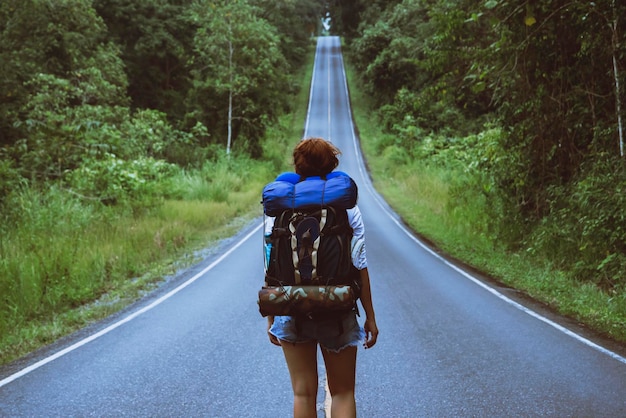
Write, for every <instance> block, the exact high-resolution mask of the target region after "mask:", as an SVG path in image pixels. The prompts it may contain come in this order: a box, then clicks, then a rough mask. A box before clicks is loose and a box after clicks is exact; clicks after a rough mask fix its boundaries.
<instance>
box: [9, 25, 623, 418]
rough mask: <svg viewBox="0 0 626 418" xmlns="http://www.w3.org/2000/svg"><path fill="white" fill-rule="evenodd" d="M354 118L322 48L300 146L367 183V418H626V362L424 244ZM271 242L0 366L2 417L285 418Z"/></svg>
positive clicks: (222, 251)
mask: <svg viewBox="0 0 626 418" xmlns="http://www.w3.org/2000/svg"><path fill="white" fill-rule="evenodd" d="M350 115H351V112H350V107H349V100H348V92H347V88H346V83H345V75H344V72H343V61H342V57H341V49H340V44H339V39H338V38H335V37H324V38H320V40H319V42H318V47H317V55H316V64H315V71H314V74H313V82H312V87H311V97H310V107H309V112H308V117H307V121H306V122H305V136H322V137H325V138H327V139H329V140H331V141H333V142H334V143H335V144H336V145H337V146H338V147H339V148H340V149H341V150H342V151H343V154H342V157H341V165H340V167H339V168H340V169H341V170H343V171H346V172H348V173H349V174H351V175H352V176H353V178H354V179H355V180H356V182H357V184H358V185H359V207H360V208H361V211H362V212H363V216H364V220H365V224H366V240H367V250H368V261H369V269H370V274H371V280H372V291H373V298H374V306H375V308H376V313H377V320H378V326H379V328H380V331H381V333H380V336H379V339H378V344H377V345H376V346H375V347H374V348H372V349H371V350H367V351H365V350H362V349H360V350H359V359H358V365H357V405H358V406H357V409H358V413H359V416H361V417H384V418H387V417H624V416H626V358H625V357H624V351H623V348H622V347H619V346H611V345H607V344H608V343H607V344H605V342H598V340H597V339H592V338H591V337H589V336H585V335H584V334H582V332H583V331H582V330H581V329H579V328H578V327H577V326H576V324H568V323H567V321H565V320H564V319H562V318H558V317H554V316H551V315H550V314H548V313H546V312H542V311H541V310H538V309H539V308H538V307H537V306H535V304H533V303H531V302H523V303H522V302H520V301H519V300H517V298H516V296H515V292H513V291H511V290H510V289H503V288H498V287H497V286H495V287H494V286H492V285H490V284H488V283H487V282H485V281H484V280H483V279H482V278H480V277H478V276H476V275H474V274H469V273H466V272H464V271H463V270H461V269H460V268H459V267H457V266H455V265H454V264H453V263H451V262H450V261H446V260H445V259H444V258H442V257H441V256H439V255H438V254H437V253H436V252H434V251H432V250H430V249H428V248H427V247H426V246H425V245H424V244H422V243H421V242H420V241H419V240H417V239H416V238H415V237H414V236H413V235H412V234H411V233H410V232H408V231H407V229H406V228H405V227H404V226H403V224H402V222H401V221H400V220H399V219H398V217H397V216H396V215H395V214H394V213H393V212H392V211H391V210H390V209H389V208H388V207H387V205H386V204H385V203H384V202H383V200H382V199H381V198H380V197H379V195H378V194H377V193H376V192H375V191H374V190H373V188H372V186H371V183H370V180H369V178H368V176H367V173H366V171H365V169H364V167H363V164H362V157H361V154H360V151H359V147H358V144H357V138H356V137H355V134H354V128H353V125H352V120H351V116H350ZM259 195H260V191H259ZM261 243H262V233H261V229H260V220H256V221H255V222H253V223H251V224H249V225H247V226H246V227H245V228H244V229H243V230H242V231H241V232H240V233H239V234H238V235H237V236H235V237H232V238H231V239H228V240H225V241H224V242H222V243H221V244H220V246H219V247H218V248H215V249H213V250H212V251H211V253H210V254H209V255H208V256H207V258H206V259H205V260H204V261H203V262H202V263H200V264H198V265H197V266H195V267H193V268H191V269H189V270H188V271H186V272H184V273H182V274H181V275H180V276H178V277H176V278H173V279H172V280H170V281H169V282H168V283H167V284H166V285H164V286H163V287H162V288H161V289H160V290H158V291H156V292H155V293H154V294H152V295H150V296H149V297H147V298H145V299H144V300H142V301H141V302H139V303H137V304H135V305H133V306H132V307H130V308H128V309H127V310H125V311H124V312H121V313H120V314H118V315H115V316H113V317H111V318H109V319H108V320H106V321H103V322H102V323H99V324H96V325H94V326H92V327H89V328H88V329H85V330H83V331H81V332H79V333H77V334H75V335H72V336H70V337H68V338H65V339H63V340H61V341H59V342H58V343H56V344H54V345H52V346H51V347H47V348H45V349H43V350H40V351H38V352H37V353H34V354H33V355H31V356H28V357H27V358H25V359H22V360H20V361H17V362H15V363H13V364H10V365H8V366H6V367H3V368H2V369H0V416H1V417H90V416H96V417H124V416H128V417H268V418H276V417H289V416H290V415H291V410H292V397H291V387H290V383H289V375H288V372H287V368H286V366H285V362H284V359H283V357H282V352H281V350H280V349H279V348H277V347H275V346H273V345H271V344H270V343H269V341H268V338H267V335H266V329H265V319H263V318H261V316H260V315H259V314H258V310H257V306H256V292H257V290H258V288H259V287H260V285H261V282H262V270H263V258H262V257H263V253H262V244H261ZM593 341H595V342H593ZM620 353H621V354H620ZM323 372H324V370H323V366H321V365H320V393H319V407H318V410H319V412H318V416H320V417H323V416H325V390H324V373H323Z"/></svg>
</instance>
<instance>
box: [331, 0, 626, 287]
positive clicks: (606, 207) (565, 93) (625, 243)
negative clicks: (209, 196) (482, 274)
mask: <svg viewBox="0 0 626 418" xmlns="http://www.w3.org/2000/svg"><path fill="white" fill-rule="evenodd" d="M332 14H333V15H334V16H340V17H341V18H340V19H338V20H339V22H338V23H337V29H338V30H340V31H341V33H343V34H344V35H345V37H346V39H347V44H348V47H347V48H346V49H347V51H348V54H349V58H350V61H351V63H352V64H353V65H354V66H355V67H356V70H357V73H358V74H359V77H360V80H361V82H362V85H363V87H364V88H365V89H366V91H367V92H368V93H369V95H370V96H371V97H372V98H373V100H374V102H375V107H376V108H377V109H378V114H379V117H380V119H381V122H382V124H383V125H384V126H385V128H386V132H387V133H389V135H388V136H387V139H386V140H384V141H382V142H383V143H382V144H381V145H380V147H381V149H387V152H389V150H390V149H396V150H397V151H398V154H399V155H401V158H400V160H406V159H408V160H416V159H422V160H425V161H428V162H429V163H430V164H444V163H446V161H442V160H445V159H446V158H444V156H445V155H450V150H453V151H454V153H455V156H456V157H455V158H456V159H457V160H458V161H461V163H462V164H464V165H465V171H466V172H467V173H469V175H468V176H467V180H466V181H464V184H462V185H460V186H459V187H458V188H457V200H458V202H457V203H458V204H463V201H467V200H472V199H476V198H478V197H483V198H485V199H487V201H488V202H489V205H488V208H489V210H490V211H492V213H490V214H489V215H490V219H491V221H490V223H491V224H490V225H489V226H488V228H487V233H488V234H490V235H491V236H492V239H493V240H494V241H497V242H499V243H504V244H505V245H507V246H509V247H510V248H512V249H519V248H523V249H526V250H527V251H530V252H534V253H537V254H540V255H541V256H545V257H546V258H547V259H548V260H549V261H550V262H551V263H553V264H554V265H556V266H558V267H559V268H563V269H565V270H567V271H569V272H570V273H571V274H572V275H573V277H575V278H577V279H579V280H582V281H586V282H591V283H594V284H596V285H598V286H600V287H601V288H603V289H605V290H607V291H609V292H618V293H619V294H621V295H623V294H624V292H625V291H626V279H625V278H626V222H625V221H626V211H625V210H624V208H625V207H626V167H625V163H626V161H625V159H624V158H625V156H624V153H625V150H624V132H623V130H624V126H623V125H624V105H625V104H626V100H625V95H624V85H625V84H626V78H625V74H626V19H625V18H624V16H626V4H625V3H624V2H618V1H615V0H612V1H609V0H607V1H603V2H590V1H571V0H560V1H547V0H546V1H524V2H513V1H506V0H500V1H498V0H488V1H486V0H481V1H477V0H459V1H451V0H432V1H423V0H404V1H393V0H391V1H380V0H379V1H376V0H373V1H353V2H347V1H337V2H335V4H334V8H333V10H332ZM446 153H447V154H446ZM447 163H450V161H447Z"/></svg>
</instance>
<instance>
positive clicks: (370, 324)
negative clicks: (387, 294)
mask: <svg viewBox="0 0 626 418" xmlns="http://www.w3.org/2000/svg"><path fill="white" fill-rule="evenodd" d="M359 273H360V276H361V305H362V306H363V310H364V311H365V324H364V325H363V328H364V329H365V344H364V346H365V348H366V349H367V348H371V347H373V346H374V344H376V340H377V339H378V326H377V325H376V315H375V313H374V305H373V304H372V291H371V288H370V275H369V272H368V271H367V267H365V268H364V269H361V270H359Z"/></svg>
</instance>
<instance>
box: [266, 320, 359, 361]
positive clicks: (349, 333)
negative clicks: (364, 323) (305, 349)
mask: <svg viewBox="0 0 626 418" xmlns="http://www.w3.org/2000/svg"><path fill="white" fill-rule="evenodd" d="M296 321H297V322H298V324H297V325H296ZM269 332H270V333H271V334H272V335H274V336H275V337H276V338H278V339H279V340H282V341H287V342H290V343H294V344H295V343H306V342H311V341H316V342H318V343H319V345H320V346H321V347H322V348H324V349H326V350H328V351H333V352H339V351H341V350H343V349H344V348H346V347H355V346H358V345H359V344H361V343H362V342H363V341H364V340H365V331H364V330H363V327H361V326H360V325H359V323H358V321H357V319H356V312H354V311H353V312H349V313H348V314H345V315H344V316H343V317H341V318H336V319H335V318H333V319H324V320H311V319H306V318H298V319H297V320H296V319H295V318H294V317H291V316H277V317H275V318H274V323H273V324H272V327H271V328H270V331H269Z"/></svg>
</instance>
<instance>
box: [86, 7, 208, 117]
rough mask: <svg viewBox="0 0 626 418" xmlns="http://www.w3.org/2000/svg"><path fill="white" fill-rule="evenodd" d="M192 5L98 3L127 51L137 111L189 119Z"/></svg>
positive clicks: (111, 32)
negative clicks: (186, 96) (187, 101)
mask: <svg viewBox="0 0 626 418" xmlns="http://www.w3.org/2000/svg"><path fill="white" fill-rule="evenodd" d="M191 3H192V0H94V7H95V8H96V10H97V11H98V13H99V14H100V16H102V18H103V20H104V22H105V23H106V25H107V27H108V33H109V37H110V39H111V40H112V41H114V42H116V43H117V44H119V45H120V47H121V48H122V59H123V60H124V63H125V66H126V72H127V74H128V81H129V86H128V94H129V96H130V97H131V99H132V106H133V108H139V109H157V110H160V111H161V112H166V113H168V115H169V119H170V120H172V121H181V120H183V119H184V112H185V106H184V100H185V93H186V91H187V90H188V89H189V86H190V82H189V70H188V68H187V65H186V64H187V61H188V60H189V59H190V55H191V51H192V47H193V35H194V33H195V30H196V27H195V26H194V25H192V24H190V22H189V20H188V19H186V18H185V16H186V13H187V11H188V9H189V7H190V5H191Z"/></svg>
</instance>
